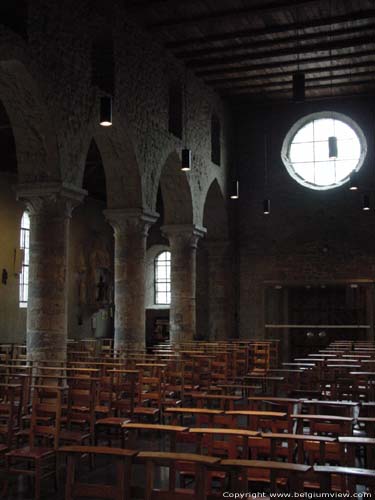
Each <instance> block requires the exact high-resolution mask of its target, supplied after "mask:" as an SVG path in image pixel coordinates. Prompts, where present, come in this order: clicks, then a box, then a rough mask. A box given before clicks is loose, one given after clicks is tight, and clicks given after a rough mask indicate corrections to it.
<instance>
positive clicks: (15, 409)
mask: <svg viewBox="0 0 375 500" xmlns="http://www.w3.org/2000/svg"><path fill="white" fill-rule="evenodd" d="M22 398H23V387H22V385H21V384H9V383H8V384H0V436H2V438H3V439H4V444H6V445H7V447H9V448H10V447H11V446H12V444H13V437H14V433H15V432H17V431H18V430H19V428H20V423H21V411H22Z"/></svg>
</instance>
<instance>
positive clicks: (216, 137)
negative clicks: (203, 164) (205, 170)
mask: <svg viewBox="0 0 375 500" xmlns="http://www.w3.org/2000/svg"><path fill="white" fill-rule="evenodd" d="M220 128H221V127H220V120H219V118H218V117H217V116H215V115H214V116H213V117H212V119H211V160H212V161H213V162H214V163H216V165H220V163H221V130H220Z"/></svg>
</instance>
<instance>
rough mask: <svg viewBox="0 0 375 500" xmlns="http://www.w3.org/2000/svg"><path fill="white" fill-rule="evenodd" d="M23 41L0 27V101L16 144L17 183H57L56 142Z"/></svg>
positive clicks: (58, 175) (58, 171)
mask: <svg viewBox="0 0 375 500" xmlns="http://www.w3.org/2000/svg"><path fill="white" fill-rule="evenodd" d="M28 61H30V56H29V55H28V52H27V47H26V46H25V44H24V42H23V40H22V39H21V38H20V37H18V36H17V35H15V34H14V33H12V32H11V31H9V30H7V29H5V28H3V27H1V28H0V99H1V101H2V102H3V104H4V107H5V109H6V111H7V114H8V116H9V120H10V123H11V126H12V129H13V134H14V138H15V144H16V154H17V166H18V178H19V181H20V182H41V181H59V180H61V172H60V165H59V161H58V147H57V139H56V134H55V130H54V126H53V122H52V120H51V118H50V116H49V113H48V110H47V107H46V104H45V103H44V102H43V99H42V96H41V92H40V89H39V88H38V84H37V83H36V81H35V79H34V78H33V77H32V75H31V72H30V71H29V68H28Z"/></svg>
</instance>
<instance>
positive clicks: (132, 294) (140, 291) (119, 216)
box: [105, 209, 157, 349]
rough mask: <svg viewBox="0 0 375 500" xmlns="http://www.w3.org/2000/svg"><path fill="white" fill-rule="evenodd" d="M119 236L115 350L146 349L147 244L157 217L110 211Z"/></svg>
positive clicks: (107, 212)
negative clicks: (148, 234)
mask: <svg viewBox="0 0 375 500" xmlns="http://www.w3.org/2000/svg"><path fill="white" fill-rule="evenodd" d="M105 215H106V217H107V219H108V221H109V222H110V224H111V225H112V227H113V229H114V235H115V342H114V344H115V349H124V348H126V347H134V348H144V347H145V338H146V331H145V314H146V312H145V283H146V275H145V266H146V240H147V233H148V230H149V228H150V226H151V225H152V224H153V223H154V222H155V220H156V219H157V217H156V216H155V215H154V214H146V213H144V212H142V211H140V210H127V209H126V210H121V209H113V210H106V211H105Z"/></svg>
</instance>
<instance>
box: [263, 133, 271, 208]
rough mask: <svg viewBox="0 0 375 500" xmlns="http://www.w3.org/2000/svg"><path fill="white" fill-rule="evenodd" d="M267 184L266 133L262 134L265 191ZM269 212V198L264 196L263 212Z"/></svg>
mask: <svg viewBox="0 0 375 500" xmlns="http://www.w3.org/2000/svg"><path fill="white" fill-rule="evenodd" d="M267 185H268V158H267V134H266V133H265V134H264V190H265V191H267ZM270 213H271V200H270V199H269V198H266V199H264V200H263V214H264V215H269V214H270Z"/></svg>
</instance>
